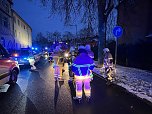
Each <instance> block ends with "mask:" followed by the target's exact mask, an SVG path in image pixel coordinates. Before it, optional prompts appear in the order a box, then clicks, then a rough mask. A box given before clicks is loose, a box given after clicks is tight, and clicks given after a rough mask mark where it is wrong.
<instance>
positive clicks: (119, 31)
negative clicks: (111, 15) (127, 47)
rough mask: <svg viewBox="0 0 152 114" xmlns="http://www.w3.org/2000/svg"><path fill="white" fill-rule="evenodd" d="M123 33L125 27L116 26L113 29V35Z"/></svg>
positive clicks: (118, 35) (117, 35)
mask: <svg viewBox="0 0 152 114" xmlns="http://www.w3.org/2000/svg"><path fill="white" fill-rule="evenodd" d="M122 34H123V29H122V27H121V26H116V27H115V28H114V29H113V35H114V36H115V37H117V38H119V37H121V36H122Z"/></svg>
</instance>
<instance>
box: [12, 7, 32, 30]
mask: <svg viewBox="0 0 152 114" xmlns="http://www.w3.org/2000/svg"><path fill="white" fill-rule="evenodd" d="M12 12H13V13H14V14H15V15H17V16H18V17H19V18H20V19H21V20H22V21H23V22H24V23H25V24H26V25H27V26H28V27H29V28H30V29H31V31H32V28H31V26H30V25H29V24H28V23H27V22H26V21H25V20H24V19H23V18H22V17H21V16H20V15H19V14H18V13H17V12H16V11H15V10H13V9H12Z"/></svg>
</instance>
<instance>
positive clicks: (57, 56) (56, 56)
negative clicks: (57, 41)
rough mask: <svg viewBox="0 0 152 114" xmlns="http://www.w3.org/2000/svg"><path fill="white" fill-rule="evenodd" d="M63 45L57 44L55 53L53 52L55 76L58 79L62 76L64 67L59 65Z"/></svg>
mask: <svg viewBox="0 0 152 114" xmlns="http://www.w3.org/2000/svg"><path fill="white" fill-rule="evenodd" d="M61 51H62V50H61V47H60V46H56V48H55V50H54V53H53V54H52V56H53V60H54V65H53V68H54V78H55V80H56V81H57V80H58V79H60V78H61V77H62V68H61V66H60V65H59V63H60V56H61Z"/></svg>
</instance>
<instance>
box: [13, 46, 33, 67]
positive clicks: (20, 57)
mask: <svg viewBox="0 0 152 114" xmlns="http://www.w3.org/2000/svg"><path fill="white" fill-rule="evenodd" d="M29 56H30V51H29V49H28V48H21V50H18V51H15V52H12V58H13V59H14V60H15V61H17V62H18V64H19V66H30V62H29Z"/></svg>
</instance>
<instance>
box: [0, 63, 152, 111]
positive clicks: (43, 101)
mask: <svg viewBox="0 0 152 114" xmlns="http://www.w3.org/2000/svg"><path fill="white" fill-rule="evenodd" d="M42 67H43V66H42ZM53 71H54V70H53V68H52V67H51V66H50V65H49V66H48V67H43V69H42V68H41V69H39V71H38V72H30V71H29V70H28V69H25V70H21V72H20V74H19V78H18V82H17V84H16V85H15V86H14V87H8V86H7V85H5V86H4V87H3V89H4V90H5V92H1V93H0V114H152V107H151V106H149V105H147V104H146V103H144V102H142V101H141V100H140V99H138V98H136V97H134V96H132V95H130V94H128V93H126V92H124V91H122V90H121V89H120V88H118V87H115V86H107V85H106V82H105V81H104V80H102V79H101V78H99V77H98V76H94V80H93V82H92V83H91V86H92V90H91V94H92V98H91V102H90V103H87V102H86V101H85V98H83V100H82V103H81V104H78V103H77V102H75V101H73V100H72V97H73V96H74V95H75V92H74V85H73V84H72V83H68V81H67V79H68V75H67V74H66V73H65V75H64V79H66V80H64V81H59V82H55V81H54V78H53Z"/></svg>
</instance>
